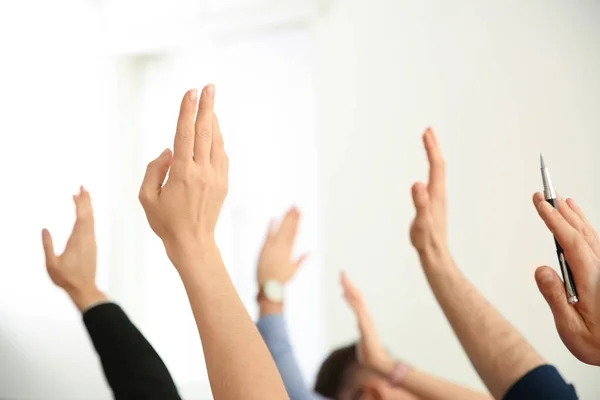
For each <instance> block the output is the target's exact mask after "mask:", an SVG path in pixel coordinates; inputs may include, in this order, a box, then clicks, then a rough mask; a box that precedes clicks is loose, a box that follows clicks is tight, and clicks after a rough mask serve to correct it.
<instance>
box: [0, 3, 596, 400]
mask: <svg viewBox="0 0 600 400" xmlns="http://www.w3.org/2000/svg"><path fill="white" fill-rule="evenodd" d="M598 21H600V3H598V2H597V1H594V0H581V1H577V2H573V1H566V0H556V1H543V0H531V1H528V2H523V1H518V0H505V1H495V2H473V1H467V0H458V1H454V2H446V1H441V0H426V1H425V0H423V1H419V2H416V1H414V2H411V1H398V0H370V1H368V2H367V1H359V0H346V1H341V0H276V1H268V0H170V1H168V2H167V1H156V0H153V1H149V0H145V1H141V0H118V1H117V0H77V1H76V0H55V1H51V2H50V1H42V0H21V1H19V2H2V4H1V5H0V44H1V47H0V49H1V54H2V55H1V60H2V61H1V63H0V106H1V108H0V110H1V111H0V138H1V140H0V144H1V146H2V151H3V155H2V156H1V157H0V168H1V170H2V171H4V178H3V179H4V182H5V184H4V190H3V192H2V200H1V206H2V207H0V221H2V222H1V223H2V228H1V229H0V243H1V244H0V249H1V251H0V399H7V400H21V399H23V400H25V399H35V400H37V399H86V400H87V399H90V400H92V399H99V400H100V399H109V398H110V392H109V390H108V388H107V385H106V384H105V382H104V379H103V376H102V372H101V367H100V364H99V362H98V360H97V357H96V355H95V352H94V351H93V348H92V346H91V344H90V342H89V339H88V338H87V333H86V332H85V329H84V326H83V324H82V322H81V317H80V315H79V314H78V312H77V311H76V310H75V308H74V307H73V306H72V305H71V304H70V301H69V300H68V298H67V297H66V295H64V294H63V293H62V292H61V290H59V289H58V288H56V287H54V286H53V284H52V283H51V281H50V279H49V278H48V277H47V274H46V272H45V268H44V263H43V254H42V247H41V240H40V231H41V229H42V228H43V227H47V228H49V229H50V231H51V232H52V233H53V235H54V236H55V245H56V247H57V251H60V250H61V249H62V246H63V245H64V243H65V242H66V239H67V236H68V234H69V232H70V230H71V227H72V223H73V221H74V211H73V204H72V200H71V195H72V194H74V193H75V192H76V191H77V189H78V186H79V185H80V184H84V185H85V186H86V187H87V188H88V189H89V190H90V192H91V194H92V200H93V204H94V207H95V213H96V220H97V235H98V245H99V263H100V265H99V271H98V281H99V285H100V287H101V289H103V290H105V291H107V292H108V293H109V295H110V296H111V297H112V298H113V299H114V300H115V301H117V302H118V303H119V304H120V305H121V306H122V307H123V308H124V309H125V310H126V311H127V312H128V314H129V315H130V317H131V318H132V319H133V320H134V322H135V323H136V324H137V325H138V327H139V328H140V329H141V330H142V331H143V332H144V334H145V335H146V336H147V337H148V339H149V340H150V342H152V344H153V345H154V346H155V348H156V349H157V351H158V352H159V354H160V355H161V356H162V357H163V359H164V361H165V362H166V364H167V365H168V367H169V369H170V370H171V372H172V374H173V376H174V378H175V380H176V382H177V384H178V386H179V387H180V389H181V393H182V395H183V396H184V397H185V398H186V399H190V400H192V399H209V398H211V395H210V389H209V386H208V379H207V376H206V369H205V367H204V361H203V359H202V356H201V355H202V351H201V346H200V342H199V339H198V336H197V331H196V328H195V325H194V321H193V318H192V314H191V312H190V309H189V305H188V303H187V298H186V297H185V293H184V290H183V287H182V285H181V283H180V281H179V279H178V276H177V275H176V273H175V270H174V269H173V268H172V266H171V265H170V263H169V262H168V260H167V258H166V256H165V255H164V250H163V248H162V244H161V243H160V241H159V240H158V239H156V238H155V237H154V235H153V233H152V232H151V230H150V229H149V228H148V226H147V223H146V221H145V218H144V215H143V212H142V209H141V207H140V206H139V204H138V201H137V192H138V189H139V184H140V183H141V178H142V176H143V172H144V169H145V165H146V164H147V162H148V161H150V160H151V159H153V158H154V157H156V156H157V155H158V154H159V153H160V152H161V151H162V150H163V149H164V148H165V147H168V146H171V142H172V138H173V133H174V129H175V122H176V118H177V113H178V108H179V103H180V100H181V97H182V95H183V94H184V92H185V91H186V90H187V89H189V88H191V87H202V86H203V85H204V84H206V83H208V82H214V83H215V85H216V88H217V113H218V115H219V117H220V121H221V125H222V129H223V132H224V136H225V142H226V146H227V151H228V153H229V156H230V159H231V173H230V194H229V196H228V199H227V201H226V204H225V206H224V210H223V214H222V218H221V220H220V224H219V227H218V229H219V232H218V239H219V244H220V246H221V248H222V251H223V254H224V258H225V261H226V264H227V266H228V269H229V271H230V274H231V276H232V278H233V280H234V283H235V285H236V287H237V289H238V291H239V293H240V295H241V297H242V299H243V300H244V302H245V304H246V305H247V307H248V310H249V312H250V313H251V315H252V316H256V314H257V307H256V304H255V296H256V291H257V288H256V283H255V263H256V260H257V256H258V251H259V249H260V246H261V243H262V240H263V235H264V233H265V232H266V229H267V225H268V223H269V220H270V219H271V218H277V217H279V216H281V215H282V214H283V212H284V211H285V210H286V209H287V208H288V207H289V206H291V205H293V204H295V205H297V206H298V207H299V208H300V209H301V211H302V215H303V216H302V223H301V232H300V237H299V240H298V243H297V250H298V252H308V253H309V255H310V258H309V260H308V261H307V263H306V265H305V266H304V267H303V268H302V271H301V272H300V273H299V274H298V276H297V277H296V279H295V280H294V282H293V283H292V284H291V285H290V286H289V288H288V293H287V299H286V316H287V320H288V323H289V329H290V333H291V337H292V340H293V344H294V347H295V350H296V356H297V357H298V359H299V362H300V365H301V368H302V370H303V372H304V374H305V377H306V379H307V381H308V382H309V383H310V384H312V382H313V379H314V376H315V373H316V370H317V368H318V366H319V363H320V361H321V360H322V359H323V357H324V356H325V355H326V354H327V352H328V351H329V350H330V349H332V348H333V347H334V346H337V345H340V344H345V343H347V342H349V341H352V340H355V339H356V337H357V331H356V327H355V322H354V320H353V318H352V315H351V314H350V312H349V310H348V309H347V307H346V305H345V304H344V302H343V299H342V297H341V290H340V289H339V285H338V274H339V271H340V270H341V269H345V270H346V271H347V272H348V273H349V275H350V277H351V278H352V279H353V280H354V281H355V282H356V283H357V284H358V285H359V287H360V288H361V289H362V290H363V292H364V295H365V297H366V300H367V302H368V304H369V306H370V307H371V311H372V312H373V314H374V317H375V320H376V323H377V325H378V328H379V330H380V334H381V336H382V337H383V339H384V341H385V342H386V344H387V345H388V346H389V348H390V349H391V350H392V351H393V352H394V354H395V355H397V356H398V357H401V358H402V359H404V360H406V361H409V362H410V363H412V364H414V365H416V366H418V367H420V368H423V369H426V370H428V371H430V372H432V373H435V374H439V375H441V376H443V377H444V378H447V379H450V380H453V381H456V382H459V383H462V384H466V385H469V386H472V387H474V388H480V389H483V387H484V386H483V385H482V383H481V381H480V380H479V378H478V377H477V375H476V373H475V372H474V370H473V368H472V367H471V365H470V363H469V361H468V359H467V357H466V356H465V354H464V353H463V351H462V349H461V347H460V345H459V343H458V341H457V340H456V338H455V336H454V334H453V333H452V331H451V329H450V328H449V325H448V324H447V322H446V320H445V318H444V316H443V314H442V313H441V311H440V309H439V307H438V305H437V303H436V302H435V299H434V298H433V296H432V294H431V292H430V290H429V288H428V285H427V282H426V281H425V278H424V276H423V274H422V272H421V269H420V265H419V262H418V259H417V257H416V255H415V252H414V250H413V249H412V247H411V245H410V242H409V240H408V227H409V224H410V222H411V219H412V217H413V207H412V202H411V199H410V194H409V193H410V192H409V189H410V185H411V184H412V183H413V182H414V181H415V180H423V179H426V173H427V169H426V159H425V155H424V151H423V149H422V144H421V139H420V137H421V133H422V131H423V130H424V128H425V127H426V126H429V125H431V126H433V127H434V128H435V129H436V131H437V133H438V136H439V139H440V142H441V145H442V150H443V152H444V155H445V157H446V160H447V163H448V174H449V175H448V190H449V193H448V198H449V237H450V245H451V249H452V251H453V255H454V257H455V259H456V262H457V263H458V265H459V266H460V268H461V269H462V271H463V272H464V273H465V275H466V276H467V277H468V278H469V279H471V280H472V282H473V283H474V284H475V285H476V286H477V287H478V288H479V289H481V291H482V292H483V293H484V294H485V296H487V298H488V299H489V300H490V301H491V302H492V303H493V304H494V305H496V306H497V308H498V309H499V310H500V311H501V312H502V313H503V314H504V315H505V316H506V317H507V318H508V319H509V320H510V321H511V322H512V323H514V324H515V325H516V326H517V327H518V328H519V329H520V331H521V332H522V333H523V334H524V335H525V337H526V338H527V339H528V340H529V341H530V342H531V343H532V344H533V345H534V346H535V347H536V349H537V350H538V351H539V352H540V353H541V354H542V355H543V356H544V357H546V358H547V360H548V361H549V362H551V363H554V364H556V365H557V366H558V367H559V369H560V370H561V372H562V373H563V375H564V376H565V377H566V378H567V379H568V380H570V381H572V382H573V383H575V385H576V388H577V391H578V393H579V395H580V396H581V398H583V399H588V398H589V399H592V398H596V397H597V395H598V394H600V391H599V389H598V385H597V381H598V378H600V372H599V371H600V370H598V369H597V368H595V369H594V368H592V367H589V366H585V365H583V364H581V363H580V362H578V361H577V360H575V359H574V358H573V357H572V356H571V355H570V353H568V352H567V350H566V349H565V348H564V346H563V345H562V343H561V342H560V339H559V338H558V335H557V333H556V330H555V329H554V326H553V320H552V317H551V314H550V312H549V310H548V308H547V306H546V304H545V302H544V300H543V298H542V297H541V295H539V293H538V292H537V288H536V285H535V282H534V280H533V271H534V269H535V267H537V266H538V265H541V264H546V263H548V264H550V265H552V266H554V267H556V265H555V264H556V262H555V250H554V244H553V241H552V239H551V237H550V236H549V235H548V232H547V231H546V229H545V227H543V224H542V223H541V221H539V220H538V217H537V214H536V212H535V211H534V209H533V207H532V205H531V200H530V197H531V194H532V193H533V192H534V191H536V190H539V189H540V188H541V178H540V173H539V153H540V152H543V153H544V156H545V158H546V161H547V165H548V166H549V168H550V170H551V172H552V175H553V179H554V184H555V186H556V187H557V190H558V191H559V192H560V193H561V195H563V196H564V197H566V196H573V197H575V198H576V199H577V200H578V202H579V203H580V204H581V205H582V207H583V208H584V209H585V210H586V212H587V214H588V216H589V218H590V219H591V221H592V222H593V223H594V224H595V225H596V226H597V227H600V209H599V208H598V207H597V202H598V200H599V199H600V189H598V188H597V187H598V185H597V184H596V183H597V181H598V179H597V177H596V171H598V169H599V167H598V166H597V163H596V161H597V152H598V148H599V147H600V135H599V132H600V112H599V111H598V110H600V78H599V75H598V71H600V24H599V23H598Z"/></svg>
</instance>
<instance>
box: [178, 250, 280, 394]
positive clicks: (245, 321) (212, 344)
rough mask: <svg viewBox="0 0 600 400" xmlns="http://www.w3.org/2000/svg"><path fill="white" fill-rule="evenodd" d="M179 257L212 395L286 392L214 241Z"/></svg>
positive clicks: (179, 267) (179, 266) (180, 269)
mask: <svg viewBox="0 0 600 400" xmlns="http://www.w3.org/2000/svg"><path fill="white" fill-rule="evenodd" d="M186 247H187V248H188V249H195V248H197V247H198V246H196V247H193V246H186ZM200 247H202V246H200ZM179 260H180V261H174V262H175V263H177V264H179V265H177V264H176V267H177V269H178V271H180V275H181V278H182V281H183V284H184V286H185V289H186V292H187V294H188V298H189V300H190V305H191V308H192V311H193V313H194V317H195V319H196V325H197V327H198V332H199V334H200V338H201V341H202V347H203V349H204V357H205V360H206V366H207V370H208V376H209V380H210V383H211V388H212V392H213V395H214V398H215V399H241V398H244V399H257V400H258V399H261V400H262V399H285V398H287V394H286V391H285V388H284V386H283V383H282V381H281V377H280V376H279V373H278V372H277V368H276V367H275V363H274V362H273V359H272V358H271V356H270V354H269V351H268V349H267V347H266V345H265V343H264V341H263V340H262V338H261V336H260V334H259V333H258V330H257V329H256V326H255V325H254V323H253V321H252V320H251V319H250V316H249V315H248V313H247V311H246V309H245V307H244V305H243V304H242V302H241V300H240V298H239V297H238V294H237V292H236V290H235V288H234V286H233V284H232V282H231V279H230V278H229V275H228V274H227V271H226V269H225V266H224V265H223V261H222V259H221V255H220V252H219V250H218V248H217V247H216V245H210V246H208V247H202V248H200V249H197V250H194V253H189V252H188V253H186V254H185V256H183V257H179Z"/></svg>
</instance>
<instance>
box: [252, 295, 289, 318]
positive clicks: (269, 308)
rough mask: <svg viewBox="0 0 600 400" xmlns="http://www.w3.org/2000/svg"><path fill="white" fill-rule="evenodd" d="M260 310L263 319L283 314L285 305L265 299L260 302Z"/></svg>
mask: <svg viewBox="0 0 600 400" xmlns="http://www.w3.org/2000/svg"><path fill="white" fill-rule="evenodd" d="M258 309H259V315H260V316H261V317H266V316H267V315H278V314H283V303H274V302H272V301H269V300H266V299H263V300H259V301H258Z"/></svg>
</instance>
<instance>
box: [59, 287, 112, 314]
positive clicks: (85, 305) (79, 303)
mask: <svg viewBox="0 0 600 400" xmlns="http://www.w3.org/2000/svg"><path fill="white" fill-rule="evenodd" d="M66 292H67V294H68V295H69V297H70V298H71V301H72V302H73V304H75V306H76V307H77V309H78V310H79V311H80V312H82V313H83V312H85V311H86V310H87V309H89V308H90V307H92V306H94V305H95V304H98V303H102V302H105V301H107V300H108V297H107V296H106V294H104V293H103V292H101V291H100V290H99V289H98V288H97V287H96V285H95V284H93V285H89V286H85V287H78V288H73V289H70V290H67V291H66Z"/></svg>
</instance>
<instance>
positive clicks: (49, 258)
mask: <svg viewBox="0 0 600 400" xmlns="http://www.w3.org/2000/svg"><path fill="white" fill-rule="evenodd" d="M42 245H43V246H44V256H45V257H46V268H52V267H54V266H56V262H57V257H56V253H55V252H54V244H53V243H52V236H51V235H50V232H48V230H47V229H42Z"/></svg>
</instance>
